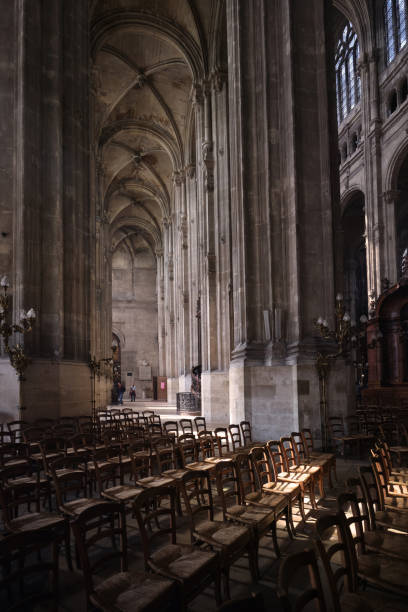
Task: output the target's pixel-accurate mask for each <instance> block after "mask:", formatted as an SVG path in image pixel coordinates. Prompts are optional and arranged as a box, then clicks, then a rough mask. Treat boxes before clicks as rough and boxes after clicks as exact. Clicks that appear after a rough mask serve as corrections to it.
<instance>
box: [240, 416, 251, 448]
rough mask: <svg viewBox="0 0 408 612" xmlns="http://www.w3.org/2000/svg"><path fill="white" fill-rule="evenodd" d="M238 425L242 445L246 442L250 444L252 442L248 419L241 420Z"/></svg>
mask: <svg viewBox="0 0 408 612" xmlns="http://www.w3.org/2000/svg"><path fill="white" fill-rule="evenodd" d="M239 426H240V427H241V433H242V440H243V443H244V446H247V444H251V442H252V428H251V423H250V422H249V421H241V422H240V424H239Z"/></svg>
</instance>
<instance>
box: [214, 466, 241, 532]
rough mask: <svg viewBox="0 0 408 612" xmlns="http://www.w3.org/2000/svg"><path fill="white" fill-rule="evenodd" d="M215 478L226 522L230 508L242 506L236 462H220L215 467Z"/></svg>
mask: <svg viewBox="0 0 408 612" xmlns="http://www.w3.org/2000/svg"><path fill="white" fill-rule="evenodd" d="M215 478H216V483H217V493H218V497H219V500H220V502H221V507H222V512H223V516H224V520H225V519H226V513H227V511H228V508H229V506H232V505H236V504H241V487H240V482H239V477H238V474H237V468H236V465H235V461H231V460H225V461H219V462H218V463H217V465H216V466H215Z"/></svg>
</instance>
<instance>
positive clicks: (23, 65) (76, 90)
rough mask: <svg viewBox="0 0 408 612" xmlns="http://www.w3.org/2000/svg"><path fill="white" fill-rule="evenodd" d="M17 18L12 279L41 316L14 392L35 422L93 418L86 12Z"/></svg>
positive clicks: (23, 5)
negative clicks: (65, 416)
mask: <svg viewBox="0 0 408 612" xmlns="http://www.w3.org/2000/svg"><path fill="white" fill-rule="evenodd" d="M7 5H8V6H7V8H5V9H4V12H5V13H8V12H9V11H10V3H7ZM14 10H15V13H14V15H15V16H16V18H17V19H18V28H17V30H15V31H14V32H13V31H12V30H10V31H9V34H8V36H9V37H14V40H15V41H17V45H18V57H17V58H16V60H17V61H16V62H15V65H14V70H15V82H16V84H17V88H16V93H17V96H18V103H17V105H16V110H17V112H16V114H15V115H14V117H13V119H12V121H13V129H14V130H15V133H16V134H18V142H16V143H15V147H16V157H15V165H14V168H13V175H14V177H15V189H16V194H18V195H17V198H16V200H15V206H13V208H14V213H13V214H14V219H15V223H14V227H13V232H14V242H15V244H17V245H18V248H17V249H16V250H15V252H14V257H13V268H14V273H13V276H15V278H16V279H17V278H18V281H17V283H16V285H15V287H14V289H15V290H16V291H17V292H18V294H19V297H18V300H16V303H17V301H18V302H19V303H20V304H21V306H22V307H28V306H29V305H33V306H34V307H36V308H37V309H38V313H39V314H38V319H37V321H36V324H35V328H34V331H33V333H32V334H31V335H30V336H28V337H27V342H26V349H27V351H28V352H29V353H30V354H31V355H32V357H33V363H32V364H31V365H30V366H29V367H28V369H27V372H26V378H27V381H26V382H23V383H22V385H21V390H20V392H21V403H22V405H24V406H25V407H26V409H27V410H26V412H25V413H24V418H25V419H27V420H33V419H35V418H38V417H40V416H44V415H47V416H48V415H49V416H53V417H58V416H59V415H62V414H70V413H72V412H75V413H79V412H84V413H90V403H89V400H90V381H89V369H88V367H87V353H88V350H89V331H88V326H89V318H90V317H89V293H88V288H89V283H90V271H89V249H90V245H91V239H90V235H89V223H90V211H89V194H88V185H89V158H88V155H89V145H88V136H89V130H88V128H89V121H88V5H87V3H84V2H78V3H63V2H55V1H54V0H44V1H43V2H41V3H38V2H23V1H21V0H19V1H16V2H15V3H14ZM21 230H23V233H22V231H21Z"/></svg>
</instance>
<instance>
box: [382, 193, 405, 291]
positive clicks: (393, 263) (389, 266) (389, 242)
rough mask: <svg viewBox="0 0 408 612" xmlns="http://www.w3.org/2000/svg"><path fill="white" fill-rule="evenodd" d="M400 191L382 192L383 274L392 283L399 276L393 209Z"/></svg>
mask: <svg viewBox="0 0 408 612" xmlns="http://www.w3.org/2000/svg"><path fill="white" fill-rule="evenodd" d="M400 195H401V192H400V191H399V190H397V189H394V190H390V191H385V192H384V193H383V194H382V209H383V218H384V248H383V251H382V252H383V259H384V263H383V269H384V276H383V278H387V279H388V280H389V281H390V285H391V286H392V285H394V284H395V283H396V282H397V280H398V277H399V270H398V266H399V262H397V236H396V227H395V209H396V206H397V204H398V201H399V198H400Z"/></svg>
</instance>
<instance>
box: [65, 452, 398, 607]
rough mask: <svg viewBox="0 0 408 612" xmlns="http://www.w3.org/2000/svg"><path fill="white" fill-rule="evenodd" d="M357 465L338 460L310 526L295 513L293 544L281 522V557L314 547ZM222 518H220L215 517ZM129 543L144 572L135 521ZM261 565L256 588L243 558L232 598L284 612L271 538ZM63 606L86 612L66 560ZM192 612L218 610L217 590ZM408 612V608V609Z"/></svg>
mask: <svg viewBox="0 0 408 612" xmlns="http://www.w3.org/2000/svg"><path fill="white" fill-rule="evenodd" d="M357 464H358V462H356V461H355V460H338V470H337V471H338V477H339V480H338V482H337V483H335V487H334V488H333V489H331V490H330V491H326V497H325V498H324V499H322V500H320V502H319V509H318V510H317V511H313V510H312V508H311V506H310V504H308V503H306V511H307V522H306V524H302V523H300V516H299V515H298V514H297V513H296V509H295V510H294V520H295V524H298V525H299V526H298V528H297V530H296V536H295V539H294V540H290V539H289V537H288V536H287V533H286V530H285V524H284V521H282V522H279V525H278V527H279V529H278V537H279V543H280V546H281V552H282V557H285V556H287V555H289V554H291V553H294V552H297V551H301V550H304V549H305V548H307V547H308V546H310V545H311V541H312V538H313V534H314V523H315V522H316V519H317V517H318V516H319V514H320V513H322V512H330V511H333V510H335V507H336V496H337V495H338V493H339V492H340V491H342V490H344V488H345V482H346V480H347V478H349V477H351V476H353V475H356V470H357ZM215 518H219V517H217V516H216V517H215ZM180 521H181V522H178V525H180V528H181V536H180V540H179V541H180V543H183V541H184V542H185V543H188V538H187V534H188V530H187V526H186V522H185V521H184V522H183V519H180ZM128 543H129V561H130V569H140V570H141V569H143V561H142V551H141V547H140V543H139V537H138V529H137V526H136V524H135V521H134V520H132V519H129V521H128ZM259 563H260V570H261V580H260V581H259V582H258V583H256V584H254V583H252V582H251V577H250V573H249V569H248V561H247V559H246V558H241V559H239V561H237V562H236V563H235V565H234V566H233V568H232V570H231V595H232V597H233V598H238V597H243V596H247V595H248V594H249V593H250V592H259V591H261V592H262V594H263V596H264V600H265V603H266V609H267V610H268V611H272V610H273V611H278V610H281V607H280V604H279V602H278V601H277V598H276V594H275V588H276V585H277V576H278V571H279V565H280V561H278V560H277V559H276V556H275V553H274V550H273V545H272V540H271V538H270V537H264V538H263V539H262V541H261V546H260V550H259ZM303 584H306V582H305V583H302V580H300V582H299V589H300V590H301V589H302V587H303ZM60 592H61V606H60V609H61V610H63V611H66V612H82V611H84V612H85V610H86V603H85V596H84V589H83V582H82V575H81V573H80V572H79V571H78V570H76V569H75V570H74V571H73V572H70V571H68V570H67V568H66V566H65V560H63V561H62V571H61V580H60ZM190 609H191V610H192V611H194V612H210V611H211V610H215V609H216V604H215V598H214V590H213V588H207V589H206V590H205V591H204V593H203V594H201V595H200V596H198V597H197V598H196V599H195V600H194V601H193V602H192V603H191V605H190ZM407 610H408V606H407Z"/></svg>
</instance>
